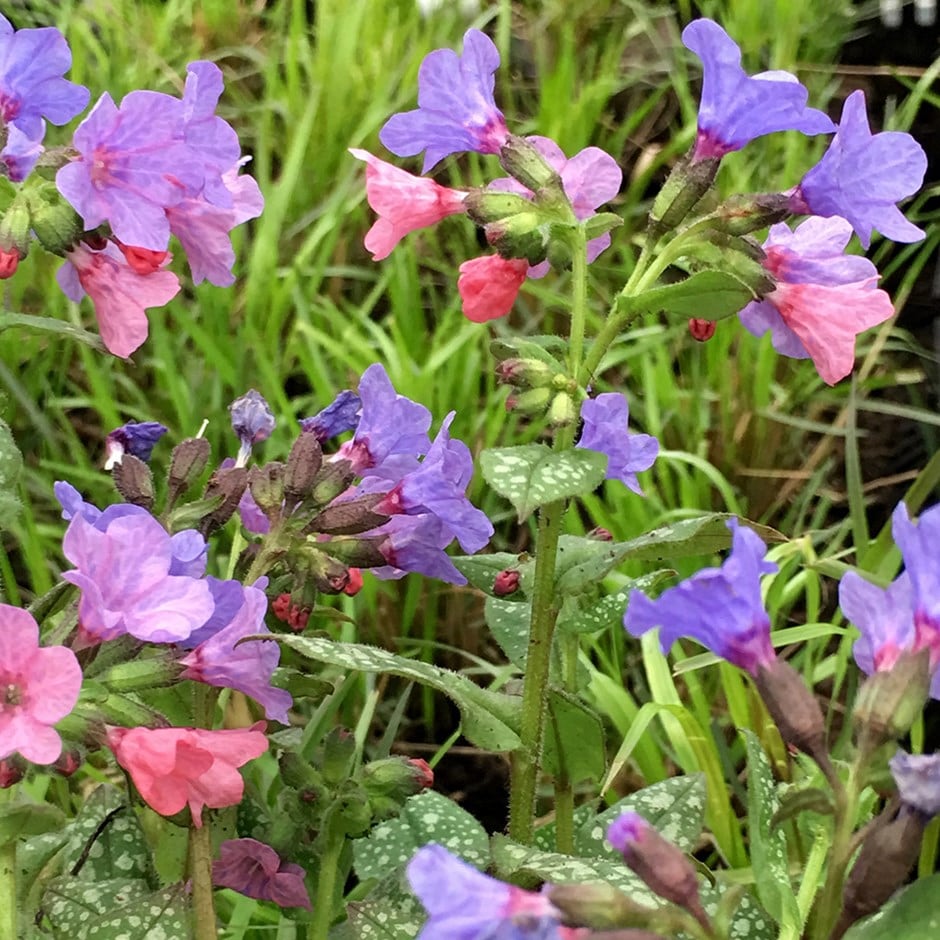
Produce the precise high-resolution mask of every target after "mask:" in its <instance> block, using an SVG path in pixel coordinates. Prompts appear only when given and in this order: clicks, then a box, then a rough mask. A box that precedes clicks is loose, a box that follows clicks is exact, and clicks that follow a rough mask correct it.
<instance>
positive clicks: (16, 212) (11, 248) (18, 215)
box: [0, 196, 30, 277]
mask: <svg viewBox="0 0 940 940" xmlns="http://www.w3.org/2000/svg"><path fill="white" fill-rule="evenodd" d="M29 230H30V212H29V204H28V201H27V200H26V199H24V198H21V197H20V196H17V197H14V199H13V202H11V203H10V205H9V207H8V208H7V211H6V212H5V213H4V214H3V218H2V219H0V251H2V254H3V256H4V265H5V267H6V266H10V265H12V269H11V270H10V272H9V274H4V275H2V276H3V277H12V275H13V272H14V271H15V270H16V267H17V265H18V264H19V262H20V260H21V259H23V258H25V257H26V254H27V252H28V251H29V240H30V235H29Z"/></svg>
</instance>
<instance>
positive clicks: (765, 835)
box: [744, 730, 803, 936]
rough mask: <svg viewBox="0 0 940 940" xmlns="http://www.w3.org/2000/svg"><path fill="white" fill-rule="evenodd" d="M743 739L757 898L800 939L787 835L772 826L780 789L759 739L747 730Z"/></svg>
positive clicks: (752, 860)
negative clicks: (745, 750) (778, 789)
mask: <svg viewBox="0 0 940 940" xmlns="http://www.w3.org/2000/svg"><path fill="white" fill-rule="evenodd" d="M744 738H745V741H746V742H747V814H748V823H749V825H748V832H749V834H750V846H751V865H752V867H753V870H754V878H755V882H756V887H757V896H758V897H759V898H760V901H761V903H762V904H763V905H764V907H765V908H767V912H768V913H769V914H770V916H771V917H773V919H774V920H775V921H777V923H778V924H780V925H781V926H782V927H784V928H785V929H786V930H787V931H789V933H790V934H791V935H792V936H798V935H799V934H800V933H801V931H802V927H803V923H802V918H801V917H800V909H799V905H798V904H797V901H796V895H795V894H794V891H793V885H792V883H791V881H790V865H789V859H788V854H787V840H786V833H785V832H784V829H783V828H776V829H775V828H773V826H772V821H773V818H774V814H775V813H776V812H777V809H778V807H779V805H780V801H779V799H778V798H777V787H776V784H775V783H774V778H773V774H772V772H771V770H770V762H769V761H768V760H767V755H766V754H765V753H764V748H763V747H762V746H761V743H760V739H759V738H758V737H757V735H756V734H754V732H753V731H748V730H745V731H744Z"/></svg>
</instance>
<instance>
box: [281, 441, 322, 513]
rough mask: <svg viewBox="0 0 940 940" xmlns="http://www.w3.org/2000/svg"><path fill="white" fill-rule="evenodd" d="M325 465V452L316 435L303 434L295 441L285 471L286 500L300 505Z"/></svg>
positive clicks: (291, 503)
mask: <svg viewBox="0 0 940 940" xmlns="http://www.w3.org/2000/svg"><path fill="white" fill-rule="evenodd" d="M322 463H323V450H322V448H321V447H320V442H319V441H318V440H317V436H316V435H315V434H301V435H300V437H298V438H297V440H296V441H294V446H293V447H292V448H291V450H290V455H289V456H288V458H287V466H286V467H285V469H284V499H285V500H286V501H287V502H288V504H290V505H293V504H295V503H299V502H300V501H301V500H302V499H305V498H306V496H307V495H308V494H309V493H310V490H311V489H313V481H314V480H315V479H316V476H317V474H318V473H319V472H320V465H321V464H322Z"/></svg>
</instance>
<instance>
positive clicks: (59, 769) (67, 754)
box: [53, 751, 84, 777]
mask: <svg viewBox="0 0 940 940" xmlns="http://www.w3.org/2000/svg"><path fill="white" fill-rule="evenodd" d="M83 763H84V761H83V760H82V756H81V754H79V753H78V751H63V752H62V753H61V754H60V755H59V759H58V760H57V761H56V762H55V764H53V767H54V768H55V772H56V773H58V774H61V775H62V776H63V777H71V776H72V774H74V773H75V771H76V770H78V768H79V767H81V766H82V764H83Z"/></svg>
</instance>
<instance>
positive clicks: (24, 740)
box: [0, 604, 82, 764]
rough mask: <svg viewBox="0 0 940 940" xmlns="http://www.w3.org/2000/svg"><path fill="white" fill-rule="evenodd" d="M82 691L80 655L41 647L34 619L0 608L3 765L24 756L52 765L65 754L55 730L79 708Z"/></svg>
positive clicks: (0, 752)
mask: <svg viewBox="0 0 940 940" xmlns="http://www.w3.org/2000/svg"><path fill="white" fill-rule="evenodd" d="M81 685H82V669H81V666H80V665H79V664H78V659H77V658H76V657H75V654H74V653H73V652H72V651H71V650H70V649H68V648H67V647H65V646H46V647H41V646H40V645H39V626H38V625H37V623H36V621H35V620H34V619H33V616H32V614H30V613H29V612H28V611H26V610H21V609H20V608H19V607H11V606H10V605H9V604H0V688H2V689H3V690H4V703H3V707H2V708H0V759H3V758H7V757H10V756H11V755H12V754H13V753H15V752H19V753H20V754H21V755H22V756H23V757H24V758H25V759H26V760H28V761H32V762H33V763H34V764H51V763H52V762H53V761H54V760H55V759H56V758H57V757H58V756H59V754H60V753H61V752H62V739H61V738H60V737H59V735H58V733H57V732H56V730H55V729H54V728H53V727H52V726H53V725H54V724H55V723H56V722H58V721H61V720H62V719H63V718H64V717H65V716H66V715H68V714H69V712H71V710H72V709H73V708H74V707H75V703H76V701H78V693H79V690H80V689H81Z"/></svg>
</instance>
